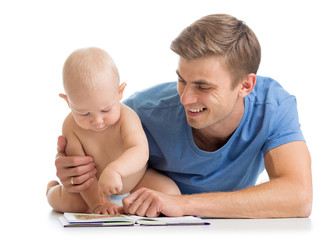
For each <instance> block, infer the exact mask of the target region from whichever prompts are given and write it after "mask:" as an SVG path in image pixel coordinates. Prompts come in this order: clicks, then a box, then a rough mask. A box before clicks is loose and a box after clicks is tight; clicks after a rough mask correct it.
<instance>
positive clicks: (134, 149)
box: [99, 104, 148, 197]
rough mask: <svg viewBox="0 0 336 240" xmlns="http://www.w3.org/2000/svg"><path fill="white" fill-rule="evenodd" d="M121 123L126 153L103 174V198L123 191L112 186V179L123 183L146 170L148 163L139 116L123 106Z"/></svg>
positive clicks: (146, 145) (101, 185)
mask: <svg viewBox="0 0 336 240" xmlns="http://www.w3.org/2000/svg"><path fill="white" fill-rule="evenodd" d="M120 121H121V122H120V135H121V136H120V137H121V138H122V140H123V142H124V145H125V151H124V152H123V154H122V155H121V156H120V157H119V158H117V159H116V160H114V161H113V162H111V163H110V164H109V165H108V166H107V167H106V168H105V169H104V171H103V173H102V174H101V176H100V178H99V191H100V195H101V197H103V196H107V195H110V194H115V193H117V192H119V191H121V189H122V188H120V187H118V188H116V187H115V186H116V185H114V186H113V185H112V184H113V183H114V181H113V180H112V179H119V180H118V181H120V182H121V179H122V178H124V177H127V176H130V175H132V174H135V173H137V172H139V171H141V170H142V169H144V168H145V167H146V164H147V161H148V142H147V138H146V134H145V132H144V130H143V128H142V125H141V121H140V119H139V117H138V115H137V114H136V113H135V112H134V111H133V110H131V109H130V108H128V107H126V106H125V105H123V104H122V105H121V113H120ZM119 186H120V185H119Z"/></svg>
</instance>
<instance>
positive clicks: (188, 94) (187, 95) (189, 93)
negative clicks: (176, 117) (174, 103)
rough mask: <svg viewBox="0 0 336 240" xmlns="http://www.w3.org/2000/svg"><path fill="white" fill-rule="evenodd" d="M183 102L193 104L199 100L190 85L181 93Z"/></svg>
mask: <svg viewBox="0 0 336 240" xmlns="http://www.w3.org/2000/svg"><path fill="white" fill-rule="evenodd" d="M180 99H181V103H182V104H183V105H187V104H192V103H195V102H197V96H196V94H195V93H194V91H193V89H192V88H191V87H189V86H185V87H184V89H183V91H182V93H181V95H180Z"/></svg>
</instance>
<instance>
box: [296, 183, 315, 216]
mask: <svg viewBox="0 0 336 240" xmlns="http://www.w3.org/2000/svg"><path fill="white" fill-rule="evenodd" d="M295 205H296V207H295V208H296V215H297V216H296V217H302V218H308V217H309V216H310V214H311V212H312V207H313V194H312V190H311V189H305V190H302V191H301V193H299V194H298V195H297V201H296V204H295Z"/></svg>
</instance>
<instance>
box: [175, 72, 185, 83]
mask: <svg viewBox="0 0 336 240" xmlns="http://www.w3.org/2000/svg"><path fill="white" fill-rule="evenodd" d="M176 74H177V76H178V77H179V78H181V79H182V80H183V81H184V79H183V77H181V75H180V73H179V71H178V70H176Z"/></svg>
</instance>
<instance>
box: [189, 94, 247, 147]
mask: <svg viewBox="0 0 336 240" xmlns="http://www.w3.org/2000/svg"><path fill="white" fill-rule="evenodd" d="M242 100H243V101H242V102H241V103H240V104H238V106H237V109H236V110H235V111H234V112H233V113H232V114H231V116H230V117H229V118H227V119H226V120H225V121H222V122H221V123H216V124H214V125H211V126H209V127H206V128H203V129H194V128H193V129H192V135H193V138H194V141H195V144H196V145H197V146H198V147H199V148H200V149H202V150H204V151H207V152H213V151H216V150H218V149H219V148H221V147H223V146H224V145H225V144H226V143H227V142H228V141H229V139H230V137H231V136H232V135H233V133H234V132H235V131H236V129H237V127H238V126H239V124H240V122H241V120H242V118H243V115H244V109H245V107H244V99H242Z"/></svg>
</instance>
